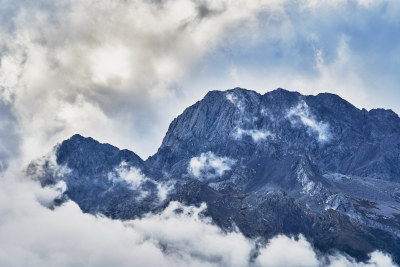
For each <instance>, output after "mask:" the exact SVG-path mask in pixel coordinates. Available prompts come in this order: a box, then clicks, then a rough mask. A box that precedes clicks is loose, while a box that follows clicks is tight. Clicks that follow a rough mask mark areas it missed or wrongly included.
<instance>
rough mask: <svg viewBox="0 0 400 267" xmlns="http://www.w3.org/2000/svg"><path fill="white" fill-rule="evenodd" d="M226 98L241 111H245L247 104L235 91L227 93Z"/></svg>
mask: <svg viewBox="0 0 400 267" xmlns="http://www.w3.org/2000/svg"><path fill="white" fill-rule="evenodd" d="M225 97H226V99H228V100H229V101H230V102H231V103H232V104H233V105H234V106H235V107H236V108H237V109H238V110H240V112H243V111H244V109H245V105H244V103H243V100H241V99H240V97H238V96H236V95H235V94H233V93H227V94H226V95H225Z"/></svg>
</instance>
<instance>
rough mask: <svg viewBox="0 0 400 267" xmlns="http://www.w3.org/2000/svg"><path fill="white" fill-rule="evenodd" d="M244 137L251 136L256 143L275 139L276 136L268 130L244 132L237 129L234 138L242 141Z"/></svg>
mask: <svg viewBox="0 0 400 267" xmlns="http://www.w3.org/2000/svg"><path fill="white" fill-rule="evenodd" d="M243 135H247V136H250V137H251V138H252V139H253V141H254V142H255V143H257V142H261V141H264V140H266V139H267V138H274V134H272V133H271V132H270V131H267V130H258V129H250V130H244V129H242V128H236V130H235V132H234V133H233V137H234V138H235V139H237V140H240V139H242V137H243Z"/></svg>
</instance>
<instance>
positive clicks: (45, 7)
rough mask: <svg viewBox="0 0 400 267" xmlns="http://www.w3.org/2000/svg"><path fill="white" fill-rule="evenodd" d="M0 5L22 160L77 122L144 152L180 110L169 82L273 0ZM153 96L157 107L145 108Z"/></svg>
mask: <svg viewBox="0 0 400 267" xmlns="http://www.w3.org/2000/svg"><path fill="white" fill-rule="evenodd" d="M2 6H5V7H7V8H5V9H4V10H0V12H1V13H0V15H1V17H4V18H5V19H4V22H7V23H3V24H1V26H0V49H1V51H0V62H1V63H0V84H1V89H0V97H1V98H2V99H6V100H7V101H8V102H9V103H10V104H11V105H12V106H13V108H14V109H15V115H16V117H17V118H18V126H19V132H23V133H24V136H23V137H22V149H21V150H22V151H25V152H24V153H29V155H26V157H25V161H26V162H27V161H29V160H31V159H32V158H35V157H38V156H39V155H42V154H44V153H45V151H48V150H49V148H50V147H51V146H52V145H54V143H56V142H57V141H59V140H62V139H66V138H68V137H69V136H71V135H73V134H74V133H77V132H79V133H81V134H83V135H87V136H92V137H94V138H96V139H99V140H101V141H103V142H110V143H113V144H115V145H117V146H120V147H126V148H130V149H133V148H135V150H136V152H138V153H139V154H140V155H142V156H143V155H144V156H148V155H151V153H153V152H154V151H155V150H156V148H157V146H158V144H159V142H155V141H154V140H155V139H157V140H159V141H160V140H161V138H162V134H163V133H164V131H165V129H166V128H167V126H168V123H169V121H170V120H171V119H172V118H173V117H174V116H175V115H176V113H174V112H180V111H181V110H179V111H178V109H177V108H176V106H177V105H176V100H177V98H176V97H175V96H176V95H175V94H176V92H177V91H176V87H179V86H177V85H179V84H181V82H182V81H183V80H184V79H185V77H186V76H187V75H188V74H190V72H191V71H192V70H193V68H194V67H195V66H196V63H198V62H199V61H201V60H202V57H204V56H205V55H207V53H210V52H211V51H213V50H214V49H215V48H216V47H217V46H218V45H219V44H220V42H221V41H226V37H229V38H230V40H236V39H240V38H241V36H240V35H235V34H234V32H236V30H237V29H240V28H242V27H244V26H247V27H249V29H252V28H253V27H254V25H255V24H257V20H258V19H257V14H260V13H264V12H273V11H274V10H275V9H276V8H278V7H279V6H281V3H280V2H279V1H271V0H262V1H256V2H249V1H245V0H240V1H235V2H231V1H226V0H218V1H211V0H204V1H195V0H177V1H176V0H167V1H161V2H158V1H146V0H137V1H124V0H116V1H111V2H110V1H97V0H85V1H77V0H60V1H57V2H53V1H50V0H38V1H34V2H32V1H31V2H27V1H22V0H17V1H14V0H5V1H3V2H2ZM8 8H9V9H8ZM161 100H164V102H163V103H164V104H163V105H164V107H163V108H160V110H158V109H154V108H153V107H154V105H155V104H157V105H158V104H159V103H160V102H161ZM178 100H179V99H178ZM186 104H188V103H185V105H186ZM165 109H167V110H168V111H169V112H165ZM155 120H156V123H154V121H155ZM127 122H129V123H127ZM115 129H120V130H119V131H115ZM144 129H145V130H144ZM139 140H140V141H139Z"/></svg>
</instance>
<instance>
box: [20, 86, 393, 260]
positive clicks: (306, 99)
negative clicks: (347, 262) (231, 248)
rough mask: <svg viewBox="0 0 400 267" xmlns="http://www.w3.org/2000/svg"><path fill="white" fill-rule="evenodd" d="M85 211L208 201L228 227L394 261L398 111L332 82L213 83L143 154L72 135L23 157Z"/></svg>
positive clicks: (115, 212)
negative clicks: (304, 89)
mask: <svg viewBox="0 0 400 267" xmlns="http://www.w3.org/2000/svg"><path fill="white" fill-rule="evenodd" d="M28 173H29V174H30V175H32V176H33V177H34V178H35V179H38V180H39V181H40V182H41V183H42V185H43V186H47V185H52V184H56V183H58V182H64V183H65V184H66V186H67V190H66V191H65V193H64V196H65V197H66V198H70V199H71V200H73V201H75V202H76V203H77V204H78V205H79V206H80V207H81V208H82V210H83V211H85V212H89V213H93V214H95V213H103V214H105V215H106V216H110V217H112V218H120V219H131V218H134V217H137V216H141V215H143V214H144V213H146V212H149V211H157V210H159V209H161V208H163V207H164V206H165V205H166V204H167V203H168V202H169V201H171V200H178V201H181V202H183V203H185V204H191V205H192V204H193V205H198V204H200V203H202V202H205V203H207V207H208V209H207V212H208V215H209V216H211V217H212V219H213V220H214V222H215V223H216V224H218V225H219V226H220V227H222V228H223V229H227V230H229V229H232V228H233V227H234V225H235V226H237V227H239V229H240V230H241V231H242V232H243V233H244V234H245V235H246V236H248V237H261V238H264V239H265V240H267V239H268V238H270V237H272V236H274V235H276V234H279V233H283V234H288V235H298V234H303V235H304V236H306V237H307V238H308V239H309V240H310V241H311V242H312V243H313V244H314V246H315V247H316V248H318V249H320V250H321V251H324V252H326V251H330V250H332V249H336V250H340V251H343V252H346V253H348V254H349V255H351V256H353V257H356V258H357V259H359V260H366V259H367V254H368V253H370V252H372V251H373V250H376V249H379V250H383V251H386V252H389V253H390V254H392V255H393V258H394V259H395V260H396V261H397V262H400V118H399V117H398V115H397V114H396V113H394V112H393V111H391V110H383V109H373V110H370V111H367V110H365V109H362V110H360V109H357V108H356V107H354V106H353V105H351V104H350V103H349V102H347V101H345V100H343V99H341V98H340V97H339V96H337V95H333V94H328V93H324V94H319V95H317V96H312V95H310V96H304V95H301V94H299V93H297V92H290V91H287V90H284V89H277V90H274V91H271V92H268V93H266V94H264V95H261V94H259V93H257V92H254V91H250V90H246V89H242V88H235V89H232V90H227V91H211V92H209V93H208V94H207V95H206V96H205V97H204V99H202V100H201V101H199V102H197V103H195V104H194V105H192V106H190V107H189V108H187V109H186V110H185V111H184V112H183V113H182V114H181V115H180V116H178V117H177V118H176V119H174V121H173V122H172V123H171V124H170V126H169V129H168V132H167V134H166V136H165V137H164V140H163V142H162V145H161V147H160V148H159V149H158V151H157V153H156V154H155V155H153V156H151V157H149V158H148V159H147V160H146V161H143V160H142V159H140V157H138V156H137V155H136V154H134V153H133V152H131V151H128V150H119V149H118V148H116V147H113V146H111V145H108V144H100V143H98V142H97V141H95V140H93V139H91V138H85V137H82V136H79V135H75V136H73V137H71V138H70V139H69V140H66V141H63V142H62V143H61V144H60V145H58V146H56V147H55V149H54V152H52V153H50V154H49V155H46V156H44V157H43V158H42V159H39V160H37V161H34V162H32V163H31V164H30V165H29V166H28Z"/></svg>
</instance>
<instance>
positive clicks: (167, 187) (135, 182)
mask: <svg viewBox="0 0 400 267" xmlns="http://www.w3.org/2000/svg"><path fill="white" fill-rule="evenodd" d="M107 176H108V179H109V180H111V181H112V182H113V183H121V182H123V183H126V184H128V185H129V187H130V188H131V189H132V190H139V191H140V193H141V195H140V198H143V197H145V196H146V195H147V194H148V193H149V192H147V190H146V189H145V188H144V187H143V185H144V184H145V183H147V182H150V183H152V184H154V185H155V186H156V188H157V196H158V198H159V201H160V202H163V201H164V200H165V199H167V197H168V194H169V193H170V192H171V191H172V190H173V189H174V184H173V183H168V182H165V183H162V182H158V181H156V180H153V179H151V178H149V177H147V176H146V175H145V174H144V173H143V172H142V171H141V170H140V169H139V168H136V167H133V166H129V165H128V164H127V163H126V162H121V164H120V165H119V166H117V167H116V168H115V170H114V171H112V172H109V173H108V175H107Z"/></svg>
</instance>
